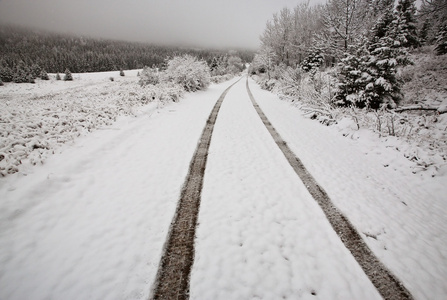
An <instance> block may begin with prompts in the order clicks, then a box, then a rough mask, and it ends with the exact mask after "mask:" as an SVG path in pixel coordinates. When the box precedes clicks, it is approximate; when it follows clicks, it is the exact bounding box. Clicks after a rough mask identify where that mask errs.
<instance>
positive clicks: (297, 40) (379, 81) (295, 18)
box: [251, 0, 447, 109]
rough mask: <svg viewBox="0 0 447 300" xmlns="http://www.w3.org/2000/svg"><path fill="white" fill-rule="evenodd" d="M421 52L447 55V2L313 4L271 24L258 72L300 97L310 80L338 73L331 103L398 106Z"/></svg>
mask: <svg viewBox="0 0 447 300" xmlns="http://www.w3.org/2000/svg"><path fill="white" fill-rule="evenodd" d="M420 49H430V50H429V51H432V52H433V53H434V54H436V55H437V56H442V55H444V54H446V53H447V1H445V0H422V4H421V6H420V7H419V9H418V8H417V7H416V1H415V0H398V1H397V3H395V1H394V0H328V1H327V2H326V4H322V5H311V4H310V1H308V2H306V3H302V4H299V5H297V6H296V7H295V8H293V9H289V8H284V9H283V10H281V11H280V12H279V13H277V14H274V15H273V18H272V19H271V20H269V21H268V22H267V24H266V28H265V30H264V33H263V34H262V36H261V46H260V50H259V52H258V53H257V55H256V56H255V59H254V61H253V64H252V67H251V72H252V73H253V74H266V75H267V78H266V81H268V80H270V79H272V77H274V79H276V80H279V81H280V82H283V85H284V86H285V87H284V88H285V89H286V90H287V89H289V92H290V93H291V94H296V93H298V91H295V90H293V87H295V89H296V87H298V86H299V85H300V80H302V78H303V76H304V75H309V76H310V78H311V79H314V78H315V74H316V73H317V72H320V71H321V70H323V69H325V68H328V67H336V70H335V71H334V72H335V74H333V77H335V83H334V84H333V86H332V89H331V90H330V96H329V97H330V102H331V104H333V105H340V106H347V107H350V106H355V107H360V108H363V107H370V108H374V109H377V108H379V107H382V106H384V105H385V106H386V107H389V108H394V107H396V106H397V105H398V104H399V102H400V101H401V100H402V98H403V95H402V84H403V78H402V76H400V74H399V72H400V70H401V69H402V68H403V67H405V66H408V65H411V64H413V61H412V60H411V59H410V56H411V54H414V53H417V51H421V50H420ZM264 84H265V85H269V84H268V83H264ZM272 85H273V84H272V83H271V84H270V87H269V89H271V88H272ZM291 87H292V88H291ZM329 88H331V87H329ZM318 89H319V88H318V87H317V90H318Z"/></svg>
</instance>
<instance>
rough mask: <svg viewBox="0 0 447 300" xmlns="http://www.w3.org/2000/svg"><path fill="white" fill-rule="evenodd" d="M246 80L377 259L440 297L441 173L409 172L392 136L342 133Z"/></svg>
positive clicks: (419, 294)
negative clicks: (385, 138) (306, 116)
mask: <svg viewBox="0 0 447 300" xmlns="http://www.w3.org/2000/svg"><path fill="white" fill-rule="evenodd" d="M250 84H251V88H252V93H253V95H254V97H255V98H256V99H257V101H258V103H259V105H260V107H261V108H262V109H263V111H264V113H265V114H266V115H267V117H268V118H269V120H270V121H271V122H272V124H273V126H274V127H275V128H276V130H277V131H278V132H279V134H280V135H281V136H282V137H283V139H284V140H285V141H286V142H287V144H288V145H289V147H290V148H291V149H292V151H294V152H295V154H296V155H297V156H298V157H299V158H300V159H301V160H302V161H303V163H304V165H305V166H306V168H307V169H308V170H309V171H310V172H311V174H312V175H313V176H314V177H315V179H316V180H317V181H318V182H319V183H320V185H321V186H322V187H323V188H324V189H325V190H326V192H327V193H328V195H329V197H330V198H331V199H332V201H333V202H334V203H335V205H336V206H337V207H338V208H339V209H340V210H341V211H342V212H343V213H344V214H345V215H346V216H347V217H348V219H349V220H350V221H351V222H352V223H353V224H354V226H355V227H356V228H357V229H358V231H359V232H361V233H363V236H364V239H365V241H366V242H367V244H368V245H369V247H370V248H371V249H372V250H373V251H374V253H375V254H376V255H377V256H378V257H379V259H381V260H382V261H383V262H384V263H385V265H387V266H388V267H389V268H390V269H391V271H392V272H393V273H394V274H395V275H397V277H398V278H399V279H401V280H402V281H403V283H404V284H405V286H406V287H407V288H408V289H409V291H410V292H411V293H412V294H413V296H414V297H415V298H416V299H445V298H446V297H447V285H446V284H445V278H447V227H446V224H447V214H446V211H447V202H446V200H447V198H446V197H447V186H446V184H445V183H446V178H447V174H446V172H438V174H437V176H436V177H431V175H430V174H427V173H426V172H421V173H417V174H414V173H413V172H412V171H413V168H412V165H413V164H412V163H411V162H410V161H409V160H408V159H406V158H405V157H403V156H402V155H401V154H400V152H398V151H397V150H396V149H395V145H396V144H398V145H399V143H398V142H396V141H393V140H392V137H389V138H390V142H389V143H387V142H380V141H379V139H378V138H377V137H376V135H375V134H373V133H371V132H370V133H368V131H366V130H365V132H361V133H359V134H362V138H361V139H355V138H353V139H351V138H348V137H344V136H343V133H341V132H339V131H338V129H337V128H335V127H333V126H330V127H326V126H322V125H321V124H319V123H318V122H315V121H312V120H309V119H307V118H304V117H303V116H302V115H301V114H302V113H301V112H300V111H299V110H298V109H296V108H295V107H293V105H291V104H290V103H287V102H285V101H281V100H279V99H278V97H277V96H275V95H273V94H272V93H270V92H267V91H264V90H261V89H260V88H259V87H258V86H257V85H255V83H254V82H253V81H252V80H250ZM389 145H393V147H389Z"/></svg>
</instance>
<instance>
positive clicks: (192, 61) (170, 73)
mask: <svg viewBox="0 0 447 300" xmlns="http://www.w3.org/2000/svg"><path fill="white" fill-rule="evenodd" d="M164 76H165V80H168V81H171V82H174V83H177V84H180V85H181V86H183V88H184V89H185V91H187V92H195V91H198V90H204V89H206V88H207V87H208V85H209V84H210V77H211V76H210V69H209V67H208V65H207V63H206V62H205V61H203V60H200V61H199V60H198V59H197V58H196V57H193V56H191V55H184V56H176V57H174V58H172V59H171V60H169V61H168V66H167V69H166V71H165V73H164Z"/></svg>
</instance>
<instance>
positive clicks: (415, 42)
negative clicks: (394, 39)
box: [396, 0, 420, 48]
mask: <svg viewBox="0 0 447 300" xmlns="http://www.w3.org/2000/svg"><path fill="white" fill-rule="evenodd" d="M415 2H416V0H399V1H398V2H397V6H396V12H397V20H398V23H399V30H400V33H401V34H403V36H404V37H405V40H406V41H404V42H403V44H402V46H403V47H406V48H417V47H419V46H420V41H419V38H418V36H417V29H416V5H415Z"/></svg>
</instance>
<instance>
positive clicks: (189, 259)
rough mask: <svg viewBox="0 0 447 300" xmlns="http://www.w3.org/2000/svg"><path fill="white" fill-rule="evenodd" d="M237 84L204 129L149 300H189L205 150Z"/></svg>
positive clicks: (223, 94)
mask: <svg viewBox="0 0 447 300" xmlns="http://www.w3.org/2000/svg"><path fill="white" fill-rule="evenodd" d="M239 80H240V79H239ZM239 80H238V81H239ZM238 81H236V82H235V83H233V84H232V85H230V86H229V87H228V88H227V89H226V90H225V91H224V92H223V93H222V95H221V96H220V97H219V99H218V100H217V102H216V104H215V105H214V108H213V110H212V111H211V114H210V116H209V117H208V120H207V122H206V125H205V128H204V129H203V132H202V136H201V137H200V141H199V144H198V145H197V148H196V151H195V153H194V156H193V158H192V161H191V163H190V166H189V171H188V175H187V177H186V180H185V183H184V184H183V188H182V192H181V195H180V200H179V202H178V204H177V209H176V212H175V215H174V218H173V221H172V223H171V227H170V229H169V233H168V237H167V240H166V242H165V246H164V251H163V254H162V257H161V261H160V264H159V268H158V272H157V276H156V279H155V282H154V285H153V288H152V290H151V296H150V298H151V299H169V300H171V299H179V300H180V299H189V277H190V273H191V268H192V265H193V262H194V238H195V231H196V225H197V217H198V214H199V207H200V197H201V192H202V185H203V176H204V174H205V166H206V161H207V156H208V149H209V146H210V143H211V136H212V134H213V129H214V124H215V123H216V119H217V115H218V113H219V109H220V107H221V105H222V102H223V100H224V99H225V96H226V95H227V93H228V91H229V90H230V88H231V87H232V86H233V85H235V84H236V83H237V82H238Z"/></svg>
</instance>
